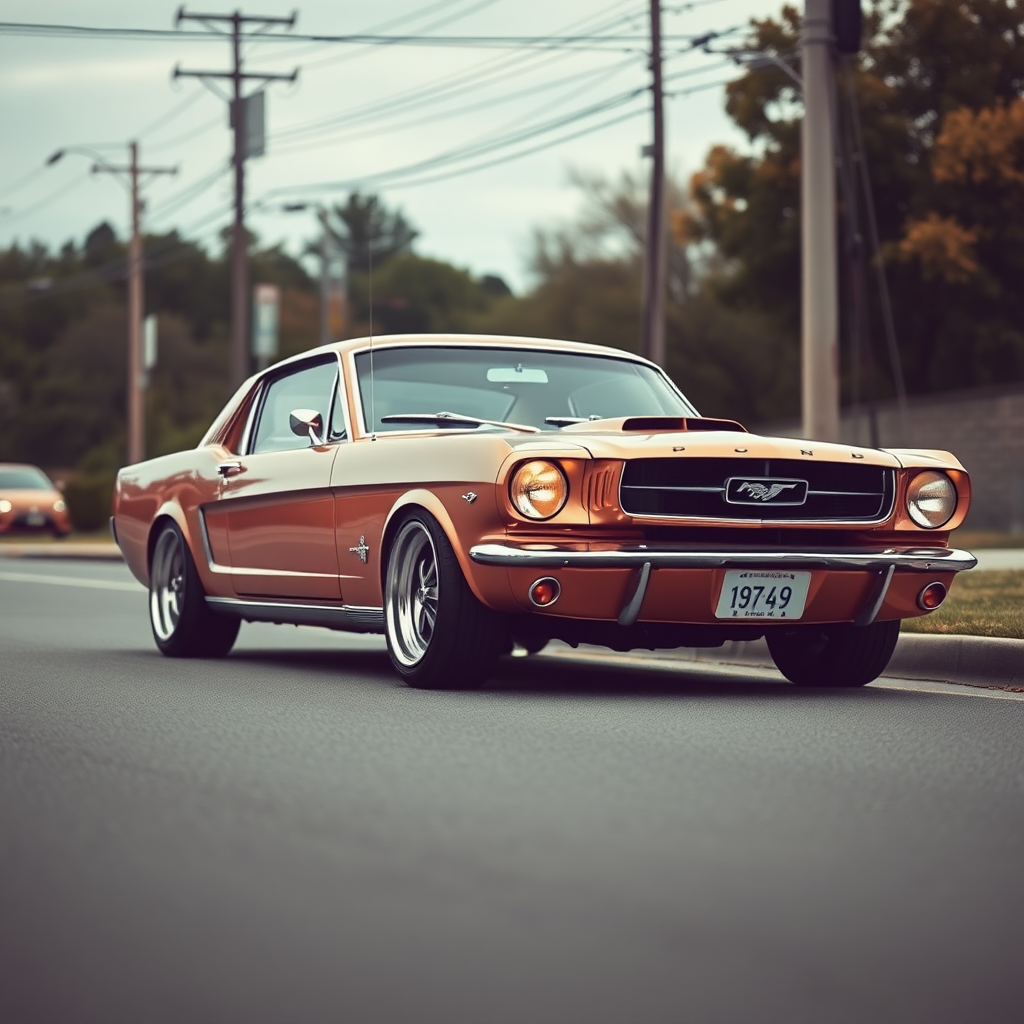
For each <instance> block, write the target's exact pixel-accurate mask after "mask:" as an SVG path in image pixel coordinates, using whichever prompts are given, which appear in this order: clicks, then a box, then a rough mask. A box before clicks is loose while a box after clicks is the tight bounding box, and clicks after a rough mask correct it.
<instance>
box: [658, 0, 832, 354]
mask: <svg viewBox="0 0 1024 1024" xmlns="http://www.w3.org/2000/svg"><path fill="white" fill-rule="evenodd" d="M826 2H827V0H826ZM650 4H651V114H652V119H653V122H654V141H653V142H652V144H651V145H650V146H649V147H647V146H645V147H644V153H645V155H649V156H650V157H651V187H650V192H649V194H648V200H647V236H646V238H645V240H644V281H643V313H642V317H643V323H642V326H641V337H640V351H641V353H642V354H643V355H645V356H646V357H647V358H648V359H650V360H652V361H653V362H655V363H657V364H658V365H659V366H663V365H664V364H665V258H666V252H665V241H666V240H665V113H664V97H663V93H662V78H661V0H650Z"/></svg>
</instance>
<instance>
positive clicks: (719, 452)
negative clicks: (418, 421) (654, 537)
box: [507, 424, 937, 469]
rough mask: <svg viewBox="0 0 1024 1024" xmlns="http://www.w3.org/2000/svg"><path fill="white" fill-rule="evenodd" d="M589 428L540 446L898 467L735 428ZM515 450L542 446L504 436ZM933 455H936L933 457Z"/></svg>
mask: <svg viewBox="0 0 1024 1024" xmlns="http://www.w3.org/2000/svg"><path fill="white" fill-rule="evenodd" d="M588 427H589V425H588V424H579V425H576V426H573V427H568V428H563V429H562V430H559V431H557V432H552V433H551V434H544V435H543V444H544V446H546V444H550V445H551V447H555V446H556V445H559V443H561V444H562V445H565V446H573V445H578V446H579V447H581V448H584V449H586V450H587V451H588V452H589V453H590V454H591V455H592V456H593V457H594V458H595V459H641V458H646V459H650V458H659V457H664V458H673V457H678V456H680V455H682V454H684V453H685V455H686V456H689V457H696V458H702V457H703V458H730V457H736V458H746V459H751V458H753V459H807V458H808V457H811V458H815V459H820V460H821V461H824V462H851V461H853V460H854V459H855V460H856V461H857V462H858V463H859V464H861V465H869V466H887V467H891V468H893V469H898V468H900V466H902V465H903V463H902V462H901V461H900V459H899V458H898V457H897V456H896V455H895V454H893V453H892V452H888V451H884V450H882V449H878V448H857V447H855V446H852V445H844V444H826V443H825V442H822V441H801V440H798V439H793V438H787V437H762V436H761V435H759V434H748V433H746V432H745V431H736V430H671V431H669V430H666V431H657V432H636V431H627V432H623V431H622V429H621V428H619V429H608V430H595V429H593V428H590V429H587V428H588ZM507 440H508V443H509V444H510V445H512V446H513V447H514V448H517V449H518V448H530V447H534V448H537V447H541V446H542V442H540V439H539V438H538V436H537V435H536V434H532V435H529V436H523V435H518V436H515V437H509V438H507ZM936 454H937V453H936Z"/></svg>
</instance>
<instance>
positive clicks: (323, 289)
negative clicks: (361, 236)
mask: <svg viewBox="0 0 1024 1024" xmlns="http://www.w3.org/2000/svg"><path fill="white" fill-rule="evenodd" d="M316 215H317V217H318V218H319V219H320V344H321V345H326V344H327V343H328V342H329V341H330V340H331V228H330V225H329V224H328V223H327V211H326V210H325V209H324V208H323V207H322V206H321V207H320V208H319V209H318V210H317V211H316Z"/></svg>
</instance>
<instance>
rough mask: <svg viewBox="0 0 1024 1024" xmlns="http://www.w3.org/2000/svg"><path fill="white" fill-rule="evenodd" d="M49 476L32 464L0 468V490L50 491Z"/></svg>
mask: <svg viewBox="0 0 1024 1024" xmlns="http://www.w3.org/2000/svg"><path fill="white" fill-rule="evenodd" d="M53 489H54V487H53V484H52V483H51V482H50V479H49V477H47V475H46V474H45V473H44V472H43V471H42V470H41V469H36V468H35V467H33V466H17V467H15V468H13V469H0V491H52V490H53Z"/></svg>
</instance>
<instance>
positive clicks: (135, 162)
mask: <svg viewBox="0 0 1024 1024" xmlns="http://www.w3.org/2000/svg"><path fill="white" fill-rule="evenodd" d="M92 170H93V173H94V174H100V173H103V174H127V175H128V181H129V185H130V191H131V221H132V235H131V240H130V241H129V243H128V465H133V464H134V463H136V462H141V461H142V460H143V458H144V451H145V440H144V438H145V433H144V430H145V423H144V410H143V395H144V394H145V390H144V389H145V383H144V371H143V368H142V317H143V273H144V263H143V259H142V200H141V198H140V196H139V178H140V177H141V176H142V175H151V174H153V175H155V174H177V173H178V168H177V167H140V166H139V144H138V143H137V142H130V143H128V166H127V167H113V166H110V165H109V164H106V163H102V164H94V165H93V168H92Z"/></svg>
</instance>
